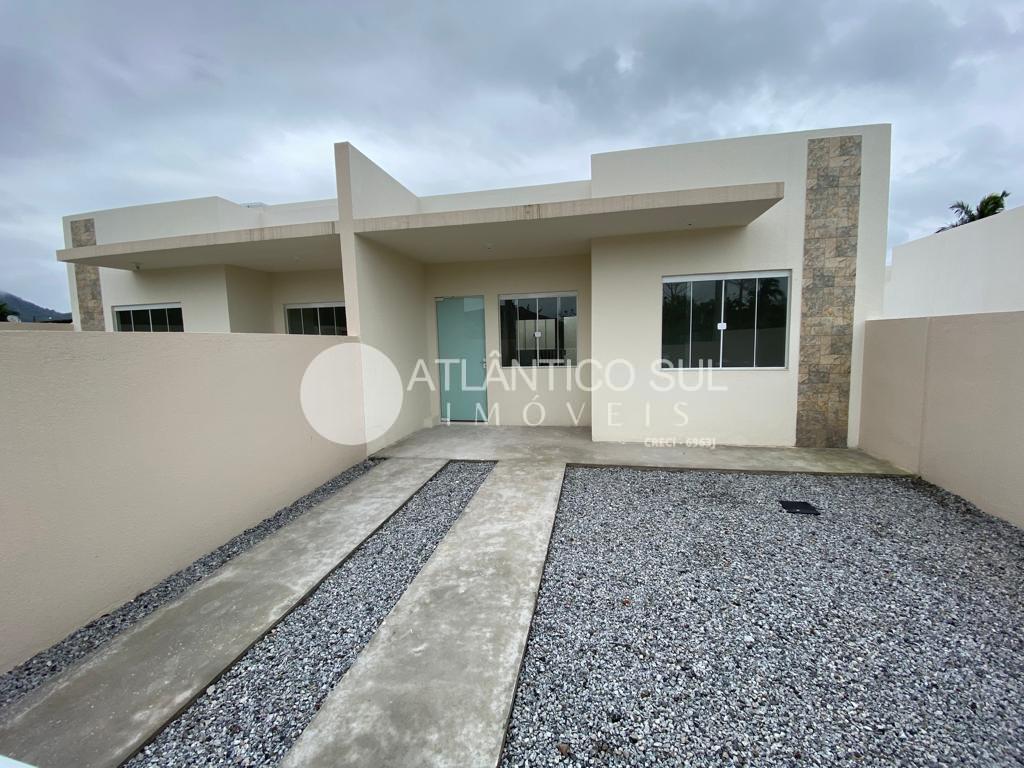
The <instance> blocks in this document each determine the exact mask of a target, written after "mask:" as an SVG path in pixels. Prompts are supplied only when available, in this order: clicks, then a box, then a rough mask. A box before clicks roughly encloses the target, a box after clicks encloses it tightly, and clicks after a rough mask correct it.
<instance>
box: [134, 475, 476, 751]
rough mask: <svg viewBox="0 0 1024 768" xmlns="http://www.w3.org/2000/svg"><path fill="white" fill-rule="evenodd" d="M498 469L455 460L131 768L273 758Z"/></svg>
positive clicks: (292, 739) (286, 746)
mask: <svg viewBox="0 0 1024 768" xmlns="http://www.w3.org/2000/svg"><path fill="white" fill-rule="evenodd" d="M492 467H493V464H490V463H486V464H485V463H478V462H459V463H451V464H448V465H447V466H446V467H445V468H444V469H443V470H441V472H439V473H438V474H437V475H436V476H435V477H434V478H433V479H432V480H430V481H429V482H428V483H426V484H425V485H424V486H423V488H421V489H420V490H419V491H418V492H417V493H416V494H415V495H414V496H413V497H412V498H411V499H410V500H409V501H408V502H407V503H406V504H405V506H404V507H402V508H401V509H400V510H399V511H398V512H396V513H395V514H394V515H393V516H392V517H391V518H390V519H389V520H388V521H387V522H386V523H384V525H382V526H381V527H380V529H378V530H377V531H376V532H375V533H374V534H373V535H372V536H370V537H369V538H368V539H367V540H366V541H365V542H363V544H361V545H360V546H359V548H358V549H356V550H355V552H353V553H352V555H351V556H350V557H349V558H348V559H347V560H346V561H345V562H343V563H342V564H341V565H340V566H339V567H338V568H336V569H335V570H334V571H332V572H331V574H330V575H329V576H328V577H327V578H326V579H325V580H324V582H323V583H322V584H321V585H320V586H319V587H317V589H316V590H315V591H314V592H313V593H312V594H311V595H310V596H309V598H308V599H307V600H306V601H305V602H303V603H301V604H300V605H299V606H298V607H296V608H295V610H293V611H292V612H291V613H289V614H288V615H287V616H286V617H285V618H284V619H283V620H282V621H281V622H280V623H279V624H278V625H277V626H276V627H275V628H274V629H273V630H272V631H271V632H270V633H269V634H268V635H267V636H266V637H264V638H263V639H262V640H260V641H259V642H258V643H256V644H255V645H254V646H253V647H252V648H251V649H250V650H249V651H248V652H247V653H246V654H245V655H244V656H243V657H242V658H241V659H240V660H239V661H238V662H237V663H236V664H235V665H234V666H232V667H231V668H230V669H229V670H228V671H227V672H225V674H224V675H222V676H221V677H220V679H218V680H217V681H216V683H214V684H213V685H211V686H210V687H209V688H207V689H206V692H205V693H204V694H203V695H202V696H200V697H199V698H198V699H197V700H196V701H195V702H194V703H193V704H192V705H191V706H190V707H189V708H188V709H187V710H185V712H184V713H182V715H181V716H180V717H178V718H177V719H176V720H174V721H173V722H172V723H171V724H170V725H169V726H168V727H167V728H166V729H164V730H163V731H162V732H161V733H160V734H159V735H158V736H157V738H156V739H155V740H154V741H153V742H152V743H151V744H150V745H148V746H147V747H145V748H144V749H143V750H142V752H140V753H139V754H138V755H136V757H135V758H133V759H132V760H130V761H129V762H128V763H127V764H126V765H128V766H131V768H143V766H146V767H147V768H149V767H152V766H184V765H188V766H193V765H194V766H199V765H202V766H220V765H241V766H269V765H274V764H276V763H277V762H278V761H279V760H280V759H281V758H282V757H283V756H284V754H285V752H287V750H288V749H289V747H291V745H292V744H293V743H294V742H295V740H296V739H297V738H298V736H299V734H301V733H302V730H303V729H304V728H305V727H306V726H307V725H308V724H309V721H310V720H312V718H313V715H314V714H316V711H317V709H319V707H320V704H321V702H322V701H323V699H324V698H325V697H326V696H327V694H328V693H330V691H331V689H332V688H333V687H334V686H335V685H336V684H337V682H338V681H339V680H340V679H341V677H342V676H343V675H344V674H345V672H346V671H347V670H348V669H349V667H350V666H351V665H352V663H353V662H354V661H355V659H356V657H357V656H358V655H359V652H360V651H361V650H362V649H363V647H364V646H365V645H366V643H367V642H368V641H369V640H370V638H371V636H372V635H373V633H374V632H375V631H376V630H377V627H378V626H380V623H381V622H382V621H383V620H384V617H385V616H386V615H387V614H388V613H389V612H390V611H391V609H392V607H394V605H395V603H397V602H398V599H399V598H400V597H401V596H402V593H403V592H404V591H405V588H406V587H407V586H408V584H409V582H411V581H412V579H413V578H414V577H415V576H416V574H417V573H418V572H419V570H420V568H421V567H422V566H423V564H424V563H425V562H426V561H427V559H428V558H429V557H430V555H431V554H432V553H433V551H434V549H435V547H436V546H437V545H438V543H440V541H441V539H442V538H444V535H445V534H446V533H447V532H448V529H449V528H450V527H451V525H452V524H453V523H454V522H455V520H456V519H457V518H458V516H459V514H460V513H461V512H462V510H463V509H464V508H465V506H466V505H467V504H468V503H469V500H470V499H471V498H472V497H473V494H475V493H476V491H477V489H478V488H479V487H480V485H481V483H483V481H484V479H485V478H486V477H487V474H488V473H489V472H490V471H491V468H492Z"/></svg>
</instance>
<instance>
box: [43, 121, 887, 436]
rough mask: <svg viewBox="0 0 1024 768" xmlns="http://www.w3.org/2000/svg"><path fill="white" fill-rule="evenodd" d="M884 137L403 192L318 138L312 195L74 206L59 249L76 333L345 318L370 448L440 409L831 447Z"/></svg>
mask: <svg viewBox="0 0 1024 768" xmlns="http://www.w3.org/2000/svg"><path fill="white" fill-rule="evenodd" d="M889 156H890V129H889V126H888V125H868V126H855V127H846V128H834V129H827V130H818V131H807V132H799V133H787V134H777V135H768V136H755V137H749V138H739V139H728V140H721V141H710V142H699V143H692V144H681V145H673V146H664V147H653V148H646V149H637V150H628V151H621V152H609V153H602V154H597V155H593V156H592V157H591V174H590V178H589V179H585V180H579V181H570V182H565V183H559V184H548V185H541V186H533V187H520V188H511V189H494V190H485V191H479V192H468V193H459V194H451V195H434V196H422V197H421V196H417V195H415V194H414V193H413V192H411V191H409V190H408V189H406V188H405V187H404V186H402V184H401V183H399V182H398V181H397V180H395V179H394V178H392V177H391V176H389V175H388V174H387V173H386V172H385V171H383V170H382V169H381V168H379V167H378V166H377V165H376V164H374V163H373V162H372V161H371V160H370V159H368V158H367V157H366V156H364V155H363V154H362V153H360V152H359V151H358V150H357V149H356V148H355V147H353V146H352V145H351V144H348V143H341V144H337V145H336V146H335V164H336V173H337V198H336V199H332V200H321V201H314V202H310V203H298V204H288V205H263V204H248V205H238V204H235V203H232V202H229V201H227V200H223V199H221V198H202V199H198V200H188V201H180V202H172V203H162V204H156V205H144V206H136V207H131V208H123V209H117V210H110V211H95V212H91V213H83V214H77V215H74V216H68V217H66V218H65V220H64V234H65V241H66V248H65V249H64V250H62V251H60V252H59V253H58V258H59V259H60V260H62V261H65V262H67V263H68V265H69V282H70V287H71V293H72V309H73V313H74V317H75V325H76V327H77V328H79V329H80V330H87V331H101V330H105V331H111V332H119V331H121V332H123V331H132V332H175V331H184V332H204V333H225V332H232V333H239V332H240V333H298V334H304V335H308V334H327V335H337V334H345V335H349V336H358V337H359V340H360V342H362V343H363V344H365V345H369V346H371V347H374V348H376V349H378V350H380V351H381V352H383V353H384V354H385V355H386V356H387V357H388V358H389V359H390V361H391V362H392V363H393V364H394V366H395V368H396V369H397V371H398V373H399V375H400V377H401V380H402V381H403V383H405V384H406V386H405V389H404V392H403V395H402V405H401V409H400V413H399V414H398V416H397V418H396V419H395V420H394V423H393V424H392V425H391V427H390V429H388V430H387V432H386V434H384V435H383V436H382V437H380V438H379V439H378V440H377V441H376V444H377V445H383V444H386V443H389V442H392V441H393V440H396V439H400V438H401V437H403V436H405V435H407V434H410V433H411V432H414V431H415V430H417V429H420V428H422V427H425V426H430V425H432V424H436V423H438V422H441V421H446V420H451V421H476V422H484V421H486V422H488V423H498V424H504V425H529V426H538V425H543V426H586V427H589V428H590V429H591V434H592V437H593V439H594V440H602V441H604V440H608V441H625V442H644V441H649V442H653V443H654V444H659V443H660V442H664V443H671V444H678V443H680V442H682V443H683V444H691V445H710V444H731V445H771V446H790V445H801V446H813V447H846V446H847V445H857V444H858V438H859V436H858V428H859V423H860V394H861V392H860V386H861V368H862V362H863V334H864V322H865V320H866V319H868V318H870V317H875V316H878V315H879V314H880V312H881V306H882V295H883V286H884V281H885V248H886V225H887V209H888V190H889ZM374 385H375V384H374V382H373V381H369V380H367V381H365V382H364V387H365V388H366V389H372V388H373V387H374ZM354 407H362V404H356V405H355V406H354ZM372 447H374V446H373V445H371V448H372Z"/></svg>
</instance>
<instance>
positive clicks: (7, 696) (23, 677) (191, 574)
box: [0, 461, 376, 709]
mask: <svg viewBox="0 0 1024 768" xmlns="http://www.w3.org/2000/svg"><path fill="white" fill-rule="evenodd" d="M375 463H376V462H374V461H364V462H362V463H360V464H357V465H355V466H354V467H350V468H349V469H346V470H345V471H344V472H342V473H341V474H339V475H337V476H336V477H334V478H332V479H331V480H328V481H327V482H326V483H324V484H323V485H321V486H320V487H319V488H316V489H314V490H312V491H310V492H309V493H307V494H306V495H305V496H303V497H302V498H300V499H298V500H296V501H295V502H293V503H292V504H290V505H289V506H287V507H284V508H283V509H279V510H278V511H277V512H275V513H274V514H273V515H271V516H270V517H268V518H266V519H265V520H263V521H262V522H260V523H259V524H257V525H255V526H253V527H252V528H249V529H248V530H246V531H243V532H242V533H240V534H238V535H237V536H235V537H234V538H233V539H231V540H230V541H228V542H227V543H226V544H222V545H221V546H219V547H218V548H217V549H215V550H214V551H213V552H210V553H209V554H207V555H204V556H203V557H201V558H199V559H198V560H196V561H195V562H194V563H192V564H191V565H189V566H188V567H186V568H183V569H182V570H180V571H178V572H177V573H173V574H171V575H170V576H168V577H167V578H166V579H164V580H163V581H161V582H160V583H159V584H157V585H156V586H155V587H151V588H150V589H148V590H146V591H145V592H143V593H142V594H141V595H139V596H138V597H136V598H134V599H133V600H130V601H128V602H127V603H125V604H124V605H121V606H119V607H118V608H116V609H114V610H113V611H111V612H110V613H107V614H104V615H103V616H100V617H99V618H98V619H96V620H94V621H92V622H90V623H88V624H86V625H85V626H84V627H82V628H81V629H77V630H75V631H74V632H72V633H71V634H70V635H68V636H67V637H66V638H64V639H63V640H61V641H60V642H59V643H56V644H54V645H52V646H50V647H49V648H47V649H46V650H45V651H41V652H39V653H37V654H36V655H35V656H33V657H32V658H31V659H29V660H28V661H26V662H24V663H23V664H20V665H19V666H17V667H15V668H14V669H12V670H11V671H10V672H8V673H7V674H5V675H3V676H0V709H2V708H3V707H5V706H7V705H8V704H11V703H12V702H14V701H16V700H17V699H19V698H21V697H22V696H23V695H24V694H26V693H28V692H29V691H31V690H32V689H33V688H35V687H37V686H38V685H40V684H41V683H43V682H44V681H45V680H46V679H47V678H49V677H50V676H52V675H55V674H57V673H58V672H60V671H62V670H64V669H67V668H68V667H70V666H71V665H72V664H74V663H75V662H76V661H78V660H79V659H82V658H84V657H85V656H87V655H88V654H90V653H92V652H93V651H94V650H96V649H97V648H99V647H100V646H101V645H103V644H104V643H105V642H107V641H108V640H110V639H111V638H113V637H114V636H116V635H118V634H120V633H121V632H123V631H124V630H126V629H128V628H129V627H131V626H132V625H133V624H135V623H136V622H137V621H139V620H141V619H144V618H145V617H146V616H148V615H149V614H151V613H152V612H153V611H155V610H156V609H157V608H159V607H160V606H161V605H163V604H164V603H168V602H170V601H171V600H173V599H174V598H176V597H178V596H179V595H180V594H182V593H183V592H184V591H185V590H186V589H188V588H189V587H191V586H192V585H193V584H195V583H196V582H197V581H199V580H200V579H202V578H203V577H204V576H208V575H209V574H211V573H213V572H214V571H215V570H217V569H218V568H220V567H221V566H222V565H224V563H226V562H228V561H229V560H231V559H232V558H233V557H237V556H238V555H240V554H242V553H243V552H245V551H246V550H247V549H249V548H250V547H252V546H254V545H256V544H258V543H259V542H260V541H262V540H263V539H265V538H266V537H267V536H269V535H270V534H272V533H273V532H274V531H276V530H278V529H279V528H282V527H284V526H285V525H287V524H288V523H290V522H291V521H292V520H294V519H295V518H297V517H298V516H299V515H301V514H302V513H303V512H306V511H307V510H309V509H312V508H313V507H315V506H316V505H317V504H319V503H320V502H321V501H323V500H324V499H326V498H327V497H328V496H331V495H332V494H334V493H336V492H337V491H338V490H340V489H341V488H342V487H343V486H345V485H347V484H348V483H350V482H352V481H353V480H355V479H356V478H357V477H359V476H360V475H363V474H365V473H366V472H368V471H369V470H370V469H372V468H373V466H374V464H375Z"/></svg>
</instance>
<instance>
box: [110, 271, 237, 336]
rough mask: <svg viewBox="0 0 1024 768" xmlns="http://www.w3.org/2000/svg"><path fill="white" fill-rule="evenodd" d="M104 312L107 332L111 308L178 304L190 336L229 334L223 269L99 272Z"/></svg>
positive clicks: (228, 315)
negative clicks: (192, 334) (133, 305)
mask: <svg viewBox="0 0 1024 768" xmlns="http://www.w3.org/2000/svg"><path fill="white" fill-rule="evenodd" d="M100 284H101V285H102V287H103V311H104V315H105V317H106V327H107V330H108V331H112V330H114V318H113V312H112V309H111V308H112V307H117V306H124V305H131V304H164V303H175V302H179V303H180V304H181V314H182V318H183V320H184V321H185V330H186V331H187V332H190V333H228V332H229V331H230V330H231V320H230V314H229V312H228V292H227V277H226V272H225V267H223V266H214V267H189V268H183V269H154V270H149V271H145V270H144V271H141V272H132V271H130V270H126V269H106V268H102V267H101V268H100Z"/></svg>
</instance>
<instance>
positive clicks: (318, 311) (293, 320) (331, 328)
mask: <svg viewBox="0 0 1024 768" xmlns="http://www.w3.org/2000/svg"><path fill="white" fill-rule="evenodd" d="M284 316H285V329H286V331H287V332H288V333H295V334H303V335H306V336H347V335H348V322H347V320H346V318H345V305H344V304H341V303H338V302H331V303H325V304H286V305H285V308H284Z"/></svg>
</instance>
